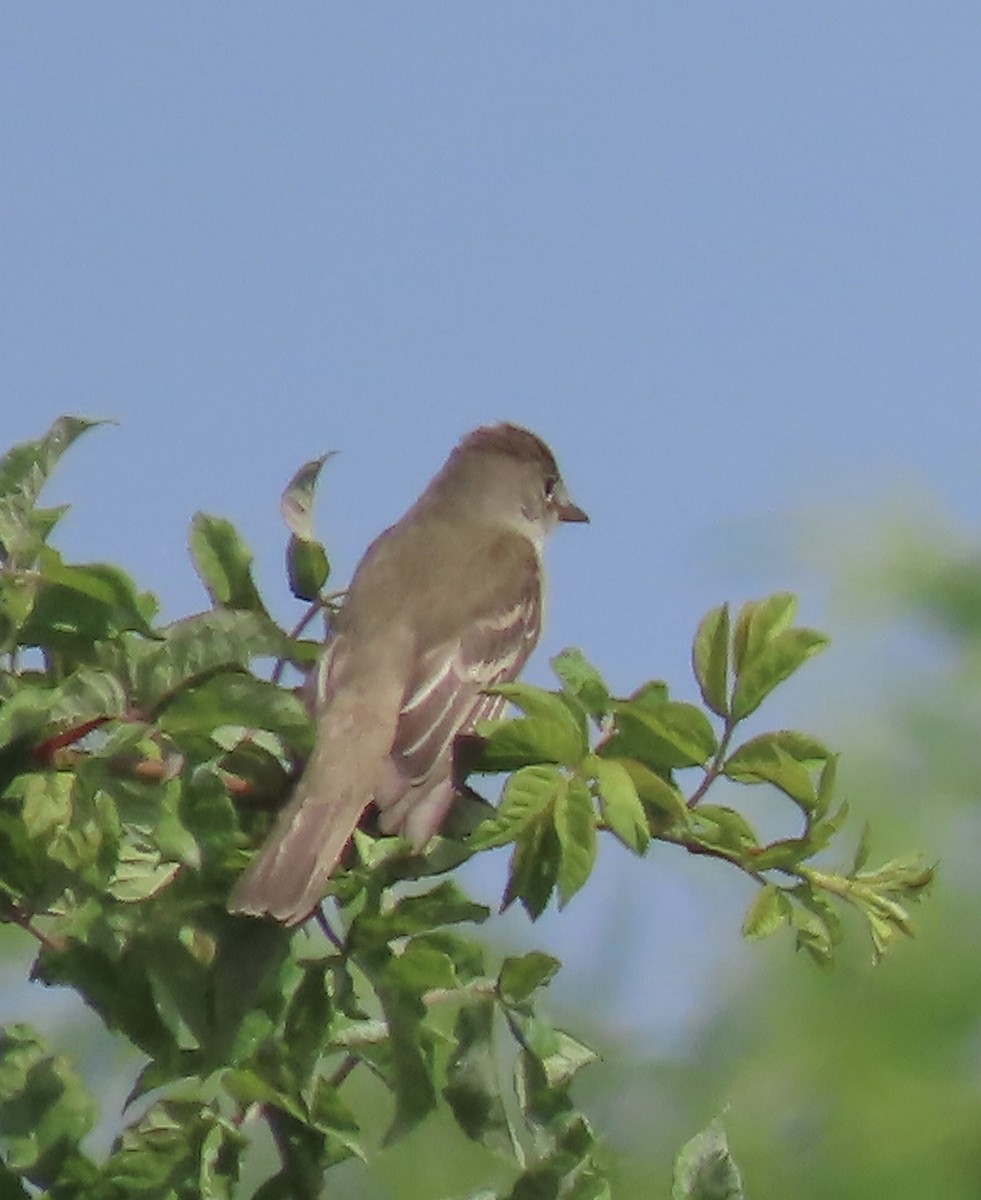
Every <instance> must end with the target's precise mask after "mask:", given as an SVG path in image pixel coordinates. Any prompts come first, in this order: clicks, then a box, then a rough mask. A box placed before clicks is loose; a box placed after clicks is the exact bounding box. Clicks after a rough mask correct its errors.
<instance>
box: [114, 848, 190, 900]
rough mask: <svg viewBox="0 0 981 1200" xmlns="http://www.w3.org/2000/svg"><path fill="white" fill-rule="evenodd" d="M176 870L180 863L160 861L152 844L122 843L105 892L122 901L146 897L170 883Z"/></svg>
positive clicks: (146, 898)
mask: <svg viewBox="0 0 981 1200" xmlns="http://www.w3.org/2000/svg"><path fill="white" fill-rule="evenodd" d="M179 870H180V863H175V862H165V861H162V860H161V857H160V852H159V851H158V850H157V849H155V848H153V847H140V846H137V845H133V844H126V845H124V846H123V849H122V851H121V852H120V855H119V861H118V862H117V864H116V870H115V871H114V872H113V876H112V879H111V880H110V881H109V884H108V887H107V888H106V891H107V893H108V895H110V896H112V897H113V899H115V900H119V901H121V902H123V903H129V904H132V903H135V902H138V901H142V900H148V899H149V898H150V897H151V896H155V895H157V893H158V892H161V891H163V890H164V888H166V887H167V886H168V884H170V883H171V882H173V879H174V876H175V875H176V874H177V872H178V871H179Z"/></svg>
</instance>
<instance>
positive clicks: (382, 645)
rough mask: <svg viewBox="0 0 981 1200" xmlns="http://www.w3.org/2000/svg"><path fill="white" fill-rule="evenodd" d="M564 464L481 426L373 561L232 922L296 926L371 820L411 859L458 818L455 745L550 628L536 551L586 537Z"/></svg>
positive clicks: (326, 667)
mask: <svg viewBox="0 0 981 1200" xmlns="http://www.w3.org/2000/svg"><path fill="white" fill-rule="evenodd" d="M588 520H589V518H588V516H587V515H586V513H585V512H584V511H583V510H582V509H581V508H579V507H578V506H577V505H576V504H574V503H573V502H572V500H571V499H570V496H569V492H568V490H567V488H566V485H565V484H564V482H563V480H562V476H561V474H560V472H559V468H558V466H557V465H556V461H555V456H554V455H553V453H552V451H551V450H550V449H549V448H548V446H547V445H546V444H545V442H543V441H542V439H541V438H539V437H538V436H537V435H536V434H534V433H532V432H531V431H530V430H528V429H525V428H523V427H521V426H518V425H513V424H509V423H499V424H494V425H484V426H481V427H480V428H478V429H475V430H474V431H473V432H471V433H469V434H467V435H466V436H465V437H464V438H463V439H462V440H461V441H460V442H459V443H458V445H457V446H456V447H455V448H454V449H453V450H452V452H451V453H450V455H449V457H448V459H447V460H446V462H445V464H444V465H443V467H442V468H441V469H440V471H439V472H438V473H437V474H436V476H435V477H434V478H433V480H432V481H431V482H430V484H429V485H428V487H427V488H426V489H425V491H424V492H423V493H422V495H421V496H420V497H419V499H418V500H417V501H416V502H415V504H413V505H412V507H411V508H410V509H409V510H408V511H407V512H406V513H405V515H404V516H403V517H401V519H400V520H398V521H397V522H396V523H395V524H394V525H392V526H391V527H390V528H389V529H386V530H385V531H384V532H383V533H382V534H380V535H379V536H378V537H377V538H376V539H375V540H374V541H373V542H372V543H371V545H370V546H369V547H368V549H367V551H366V552H365V554H364V556H363V558H362V559H361V561H360V563H359V564H358V566H357V568H356V570H355V572H354V575H353V577H352V579H351V583H350V587H349V588H348V590H347V593H346V595H345V598H344V601H343V604H342V605H341V607H340V610H339V612H338V613H337V614H336V617H335V618H334V619H333V621H332V623H331V629H330V632H329V635H328V638H327V641H326V643H325V646H324V649H323V652H322V655H321V658H320V661H319V664H318V666H317V668H316V679H315V688H314V693H315V695H314V701H313V706H314V716H315V734H314V743H313V749H312V751H311V754H310V757H309V758H308V760H307V762H306V765H305V767H304V769H303V772H302V774H301V776H300V779H299V781H298V783H297V785H296V789H295V793H294V795H293V797H292V799H291V800H290V801H289V803H288V804H287V805H286V807H285V808H284V809H283V810H282V812H281V813H280V814H279V816H278V818H277V820H276V821H275V823H274V826H273V828H272V830H271V832H270V834H269V835H268V837H267V839H266V841H265V842H264V843H263V845H262V846H261V847H260V849H259V850H258V851H257V853H256V854H255V856H254V857H253V859H252V861H251V862H250V864H249V865H248V867H247V868H246V869H245V871H244V872H243V874H242V875H241V876H240V877H239V879H238V881H237V883H236V885H235V887H234V888H233V890H232V894H231V896H230V899H229V902H228V908H229V911H230V912H232V913H237V914H242V915H245V916H251V917H264V918H272V919H274V920H276V921H278V922H280V923H281V924H283V925H286V926H292V925H297V924H299V923H301V922H303V921H304V920H305V919H306V918H307V917H309V916H310V915H311V913H312V912H313V910H314V909H315V908H316V906H317V905H318V904H319V902H320V900H321V899H322V898H323V896H324V894H325V892H326V890H327V887H328V884H329V880H330V877H331V875H332V873H333V872H334V870H335V868H336V867H337V865H338V863H339V861H340V859H341V856H342V854H343V852H344V849H345V847H346V845H347V843H348V841H349V840H350V838H351V836H352V834H353V832H354V830H355V829H356V827H357V825H358V823H359V820H360V818H361V815H362V813H363V812H364V811H365V809H366V808H367V807H368V806H369V805H371V804H374V805H375V807H376V808H377V810H378V827H379V829H380V830H381V832H382V833H385V834H393V835H394V834H399V835H401V836H402V837H404V838H405V839H407V841H408V842H409V843H410V844H411V847H412V849H413V851H414V852H418V851H420V850H421V849H423V848H424V847H425V845H426V844H427V843H428V842H429V840H430V839H431V838H432V837H433V836H434V835H435V834H436V833H437V832H438V830H439V828H440V826H441V825H442V822H443V820H444V818H445V816H446V814H447V812H448V810H449V808H450V806H451V805H452V802H453V798H454V795H455V790H456V789H455V781H454V771H453V750H454V743H455V741H456V739H457V737H458V736H459V735H461V734H467V733H472V731H473V729H474V727H475V725H476V724H477V722H478V721H481V720H485V719H490V718H495V717H498V716H500V715H501V714H502V713H503V710H504V708H505V706H506V700H505V698H504V697H503V696H500V695H496V694H490V695H488V694H487V692H486V689H488V688H492V687H494V686H495V685H497V684H502V683H507V682H510V681H512V680H513V679H514V678H515V677H516V676H517V675H518V673H519V671H520V670H521V669H522V667H523V666H524V664H525V662H526V660H527V659H528V656H529V655H530V654H531V652H532V650H533V649H534V647H535V645H536V643H537V641H538V638H539V634H540V632H541V627H542V610H543V604H544V598H545V597H544V591H545V576H544V567H543V561H542V551H543V548H544V543H545V539H546V537H547V535H548V534H549V533H550V532H551V531H552V530H553V529H554V528H555V527H556V525H558V524H559V523H560V522H585V521H588Z"/></svg>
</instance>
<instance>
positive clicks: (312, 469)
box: [279, 450, 337, 599]
mask: <svg viewBox="0 0 981 1200" xmlns="http://www.w3.org/2000/svg"><path fill="white" fill-rule="evenodd" d="M336 453H337V451H336V450H329V451H328V452H327V453H326V454H321V456H320V457H319V458H314V459H311V460H310V462H307V463H304V464H303V466H302V467H300V469H299V470H298V471H297V472H296V474H295V475H294V476H293V478H292V479H291V480H290V481H289V483H288V484H287V486H286V490H285V491H284V492H283V496H282V499H281V500H280V503H279V508H280V512H281V513H282V514H283V520H284V521H285V522H286V525H287V527H288V529H289V531H290V533H292V534H293V535H294V536H295V537H297V538H299V539H300V541H302V542H313V541H314V540H315V539H314V535H313V498H314V493H315V492H316V488H317V480H318V478H319V476H320V471H321V468H322V467H323V465H324V463H325V462H326V461H327V459H328V458H333V456H334V455H335V454H336ZM312 598H313V597H311V599H312Z"/></svg>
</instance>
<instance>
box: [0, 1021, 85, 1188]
mask: <svg viewBox="0 0 981 1200" xmlns="http://www.w3.org/2000/svg"><path fill="white" fill-rule="evenodd" d="M95 1117H96V1110H95V1105H94V1104H93V1102H92V1100H91V1098H90V1097H89V1096H88V1095H87V1093H86V1092H85V1090H84V1088H83V1087H82V1084H81V1082H80V1081H79V1079H78V1077H77V1076H76V1074H75V1072H74V1070H73V1069H72V1067H71V1066H70V1065H69V1063H68V1062H67V1061H66V1060H65V1059H63V1058H59V1057H55V1056H54V1055H52V1054H51V1053H50V1052H49V1051H48V1049H47V1047H46V1046H45V1044H44V1042H43V1040H42V1039H41V1037H40V1036H39V1035H38V1034H37V1033H35V1031H34V1030H33V1029H31V1028H30V1026H28V1025H24V1024H19V1023H14V1024H10V1025H7V1026H5V1027H4V1028H3V1030H2V1031H0V1146H2V1147H3V1157H4V1159H5V1161H6V1164H7V1166H8V1167H9V1168H11V1169H12V1170H13V1171H16V1172H17V1173H18V1174H23V1175H25V1176H26V1177H27V1178H28V1179H30V1180H31V1182H33V1183H34V1184H36V1185H38V1186H40V1187H46V1186H48V1185H49V1184H50V1183H52V1182H54V1180H55V1179H56V1178H57V1177H58V1175H59V1174H60V1171H61V1168H62V1166H63V1165H64V1163H65V1161H66V1159H68V1158H69V1157H70V1156H72V1155H74V1154H76V1153H77V1152H78V1143H79V1142H80V1140H81V1139H82V1138H83V1137H84V1136H85V1135H86V1134H87V1133H88V1132H89V1130H90V1129H91V1128H92V1127H93V1125H94V1124H95Z"/></svg>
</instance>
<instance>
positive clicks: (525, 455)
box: [453, 421, 558, 474]
mask: <svg viewBox="0 0 981 1200" xmlns="http://www.w3.org/2000/svg"><path fill="white" fill-rule="evenodd" d="M461 450H466V451H467V452H468V453H469V452H471V451H476V452H478V453H482V454H506V455H507V456H508V457H509V458H516V459H518V460H519V461H521V462H530V463H538V464H540V465H541V467H542V469H543V471H545V472H546V473H547V474H558V467H557V466H556V465H555V457H554V455H553V454H552V451H551V450H549V448H548V446H546V445H545V443H544V442H543V441H542V439H541V438H540V437H536V436H535V434H533V433H532V432H531V430H529V429H522V428H521V426H520V425H509V424H507V423H506V422H503V421H502V422H501V423H500V424H499V425H482V426H481V427H480V428H479V429H475V430H474V431H473V433H468V434H467V436H466V437H465V438H464V439H463V441H461V442H460V444H459V446H457V448H456V449H455V450H454V451H453V457H454V458H455V457H456V455H457V454H459V453H460V451H461Z"/></svg>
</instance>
